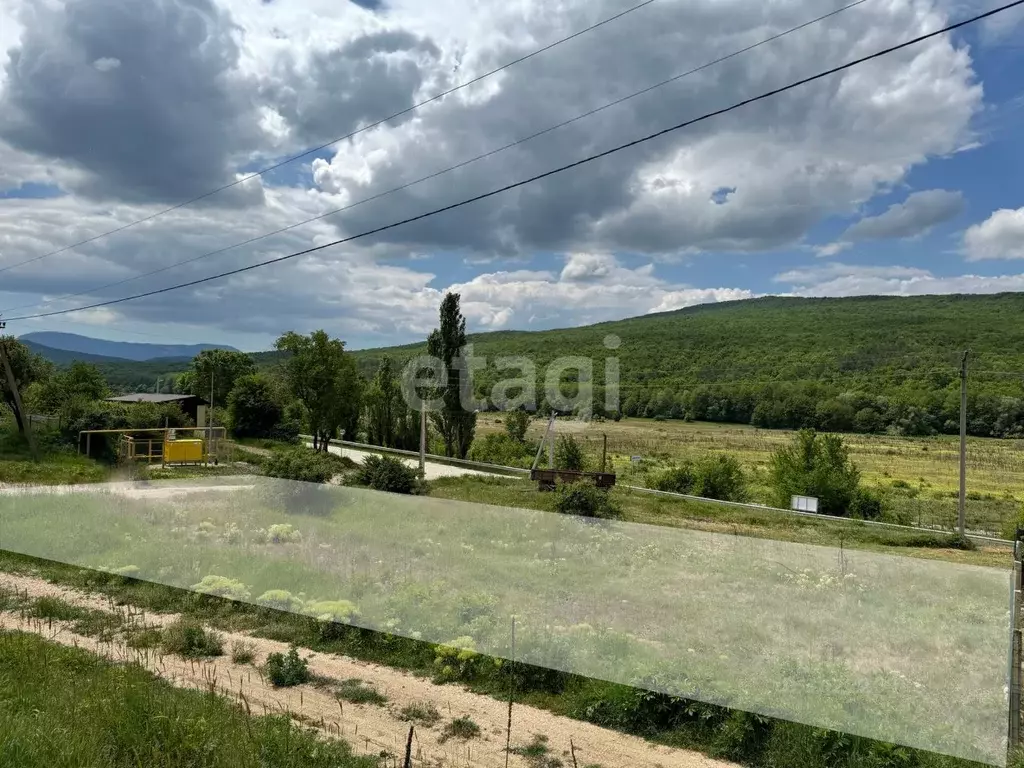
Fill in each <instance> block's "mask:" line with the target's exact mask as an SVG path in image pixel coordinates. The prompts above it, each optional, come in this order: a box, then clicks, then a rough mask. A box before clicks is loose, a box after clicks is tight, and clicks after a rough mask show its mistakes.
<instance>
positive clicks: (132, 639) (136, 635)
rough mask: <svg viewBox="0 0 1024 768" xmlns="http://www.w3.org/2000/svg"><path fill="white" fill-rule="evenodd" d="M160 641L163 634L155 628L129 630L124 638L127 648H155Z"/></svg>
mask: <svg viewBox="0 0 1024 768" xmlns="http://www.w3.org/2000/svg"><path fill="white" fill-rule="evenodd" d="M162 640H163V632H161V631H160V630H159V629H157V628H156V627H143V628H140V629H131V630H129V631H128V632H127V633H126V636H125V644H126V645H127V646H128V647H129V648H156V647H157V646H159V645H160V643H161V641H162Z"/></svg>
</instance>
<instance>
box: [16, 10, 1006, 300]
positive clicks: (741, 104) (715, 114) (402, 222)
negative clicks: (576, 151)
mask: <svg viewBox="0 0 1024 768" xmlns="http://www.w3.org/2000/svg"><path fill="white" fill-rule="evenodd" d="M1020 5H1024V0H1014V2H1011V3H1006V4H1005V5H1001V6H999V7H998V8H994V9H992V10H990V11H986V12H984V13H979V14H976V15H974V16H971V17H970V18H968V19H964V20H963V21H959V22H956V23H955V24H950V25H948V26H945V27H943V28H941V29H937V30H935V31H934V32H928V33H926V34H923V35H918V36H917V37H914V38H911V39H910V40H907V41H905V42H902V43H899V44H897V45H893V46H890V47H888V48H883V49H881V50H879V51H875V52H874V53H871V54H868V55H867V56H861V57H860V58H857V59H854V60H852V61H849V62H847V63H845V64H841V65H839V66H837V67H832V68H830V69H826V70H823V71H821V72H818V73H817V74H814V75H810V76H809V77H804V78H801V79H800V80H796V81H794V82H791V83H789V84H788V85H784V86H782V87H780V88H774V89H772V90H770V91H765V92H764V93H761V94H760V95H758V96H752V97H750V98H748V99H744V100H743V101H738V102H736V103H734V104H732V105H730V106H728V107H723V108H722V109H718V110H715V111H713V112H706V113H704V114H703V115H701V116H699V117H695V118H692V119H690V120H686V121H684V122H681V123H677V124H676V125H673V126H670V127H668V128H663V129H662V130H660V131H655V132H654V133H650V134H647V135H646V136H642V137H640V138H638V139H633V140H632V141H627V142H626V143H624V144H619V145H618V146H615V147H612V148H611V149H607V150H605V151H603V152H598V153H597V154H594V155H589V156H588V157H585V158H583V159H581V160H576V161H574V162H571V163H567V164H565V165H562V166H559V167H557V168H553V169H551V170H548V171H545V172H543V173H539V174H537V175H535V176H531V177H529V178H527V179H523V180H521V181H516V182H513V183H511V184H506V185H504V186H502V187H498V188H497V189H493V190H491V191H490V192H484V193H483V194H480V195H475V196H473V197H470V198H467V199H465V200H460V201H459V202H457V203H451V204H450V205H445V206H442V207H440V208H435V209H433V210H431V211H427V212H426V213H421V214H419V215H417V216H410V217H409V218H406V219H402V220H400V221H395V222H392V223H391V224H385V225H383V226H380V227H375V228H373V229H369V230H366V231H364V232H360V233H359V234H357V235H350V236H349V237H343V238H340V239H338V240H334V241H332V242H329V243H324V244H323V245H317V246H314V247H312V248H306V249H304V250H301V251H295V252H294V253H289V254H286V255H284V256H278V257H276V258H273V259H267V260H265V261H261V262H257V263H256V264H250V265H248V266H245V267H239V268H237V269H231V270H228V271H226V272H220V273H218V274H216V275H210V276H208V277H203V278H200V279H198V280H190V281H188V282H185V283H178V284H177V285H171V286H168V287H166V288H159V289H157V290H153V291H146V292H144V293H137V294H135V295H132V296H125V297H122V298H119V299H110V300H108V301H101V302H97V303H95V304H88V305H86V306H82V307H74V308H72V309H61V310H55V311H53V312H41V313H38V314H33V315H23V316H20V317H12V318H9V320H29V319H35V318H39V317H53V316H56V315H65V314H69V313H71V312H81V311H83V310H87V309H97V308H99V307H109V306H112V305H114V304H121V303H124V302H126V301H135V300H137V299H144V298H148V297H150V296H157V295H159V294H163V293H169V292H171V291H177V290H180V289H182V288H190V287H193V286H196V285H201V284H203V283H208V282H211V281H213V280H219V279H221V278H224V277H231V276H232V275H238V274H242V273H243V272H249V271H252V270H254V269H259V268H261V267H266V266H269V265H271V264H278V263H280V262H282V261H288V260H290V259H294V258H298V257H299V256H306V255H309V254H311V253H316V252H318V251H322V250H325V249H327V248H333V247H335V246H338V245H342V244H344V243H350V242H352V241H354V240H359V239H361V238H364V237H369V236H371V235H376V234H379V233H381V232H386V231H388V230H391V229H395V228H397V227H401V226H404V225H406V224H412V223H413V222H417V221H421V220H423V219H427V218H431V217H433V216H437V215H438V214H441V213H446V212H447V211H452V210H455V209H457V208H462V207H464V206H466V205H470V204H472V203H476V202H479V201H481V200H486V199H488V198H491V197H495V196H497V195H500V194H503V193H505V192H508V191H510V190H513V189H517V188H519V187H522V186H526V185H527V184H532V183H534V182H536V181H540V180H542V179H546V178H548V177H550V176H554V175H556V174H559V173H563V172H565V171H568V170H571V169H573V168H577V167H579V166H582V165H586V164H587V163H591V162H594V161H595V160H599V159H601V158H604V157H608V156H609V155H613V154H616V153H617V152H621V151H623V150H626V149H629V148H631V147H635V146H638V145H640V144H644V143H646V142H648V141H652V140H653V139H656V138H659V137H661V136H665V135H667V134H670V133H674V132H675V131H678V130H681V129H683V128H687V127H689V126H691V125H695V124H697V123H701V122H704V121H706V120H710V119H711V118H713V117H718V116H720V115H724V114H727V113H729V112H733V111H735V110H737V109H740V108H741V107H745V106H748V105H750V104H754V103H756V102H759V101H764V100H765V99H769V98H772V97H774V96H778V95H779V94H782V93H785V92H787V91H791V90H793V89H795V88H799V87H801V86H803V85H807V84H808V83H812V82H815V81H817V80H821V79H823V78H826V77H830V76H831V75H834V74H836V73H838V72H843V71H845V70H848V69H852V68H853V67H856V66H859V65H860V64H864V63H866V62H868V61H872V60H874V59H879V58H882V57H883V56H887V55H889V54H891V53H895V52H896V51H900V50H903V49H905V48H910V47H911V46H914V45H917V44H919V43H922V42H924V41H925V40H930V39H932V38H934V37H938V36H940V35H944V34H948V33H949V32H952V31H954V30H957V29H961V28H963V27H966V26H968V25H970V24H974V23H976V22H978V21H981V20H982V19H986V18H989V17H991V16H995V15H997V14H999V13H1003V12H1005V11H1007V10H1009V9H1011V8H1016V7H1017V6H1020Z"/></svg>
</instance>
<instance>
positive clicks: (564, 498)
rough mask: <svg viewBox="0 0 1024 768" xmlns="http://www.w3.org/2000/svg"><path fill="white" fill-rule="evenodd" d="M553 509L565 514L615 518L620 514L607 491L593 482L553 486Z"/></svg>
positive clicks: (620, 511)
mask: <svg viewBox="0 0 1024 768" xmlns="http://www.w3.org/2000/svg"><path fill="white" fill-rule="evenodd" d="M555 509H556V510H557V511H558V512H561V513H562V514H565V515H579V516H581V517H601V518H616V517H619V516H620V515H621V514H622V510H621V509H620V508H619V506H618V505H617V504H616V503H615V502H614V501H612V498H611V494H610V492H609V491H605V490H602V489H601V488H598V487H597V486H595V485H594V484H593V483H589V482H586V481H580V482H578V483H561V484H559V485H558V486H557V487H556V488H555Z"/></svg>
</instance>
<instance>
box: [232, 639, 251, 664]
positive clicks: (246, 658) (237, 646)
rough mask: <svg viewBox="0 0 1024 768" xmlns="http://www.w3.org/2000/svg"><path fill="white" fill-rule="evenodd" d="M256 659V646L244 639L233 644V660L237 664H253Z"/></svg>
mask: <svg viewBox="0 0 1024 768" xmlns="http://www.w3.org/2000/svg"><path fill="white" fill-rule="evenodd" d="M255 660H256V646H255V645H253V644H252V643H249V642H246V641H244V640H235V642H234V643H232V644H231V661H233V662H234V663H235V664H252V663H253V662H254V661H255Z"/></svg>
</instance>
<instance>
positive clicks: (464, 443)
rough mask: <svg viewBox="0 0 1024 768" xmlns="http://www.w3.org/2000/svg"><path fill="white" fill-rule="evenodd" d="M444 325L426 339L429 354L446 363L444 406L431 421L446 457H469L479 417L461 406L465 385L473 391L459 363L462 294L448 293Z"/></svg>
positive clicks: (463, 336) (463, 342)
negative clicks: (442, 444)
mask: <svg viewBox="0 0 1024 768" xmlns="http://www.w3.org/2000/svg"><path fill="white" fill-rule="evenodd" d="M440 316H441V317H440V319H441V324H440V327H439V328H435V329H434V330H433V331H431V333H430V336H429V337H428V338H427V354H428V355H430V356H431V357H433V358H436V359H438V360H440V361H442V362H443V363H444V368H445V380H444V381H442V382H441V385H440V388H439V389H440V392H439V394H440V396H441V399H442V400H443V405H442V407H441V409H440V411H436V412H434V413H431V414H430V418H431V421H432V422H433V423H434V426H435V427H436V428H437V431H438V432H439V433H440V434H441V439H442V440H443V441H444V450H445V455H446V456H455V457H457V458H460V459H464V458H466V454H467V453H469V447H470V445H472V443H473V434H474V432H475V431H476V414H475V413H472V412H470V411H467V410H466V409H464V408H463V407H462V397H461V393H462V390H463V385H465V389H466V391H467V392H472V391H473V386H472V381H471V380H469V376H470V373H469V371H468V370H467V369H465V368H464V367H462V366H460V365H459V363H458V359H459V356H460V355H461V353H462V349H463V348H464V347H465V346H466V318H465V317H463V316H462V311H461V310H460V309H459V294H457V293H449V294H446V295H445V297H444V300H443V301H442V302H441V311H440Z"/></svg>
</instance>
